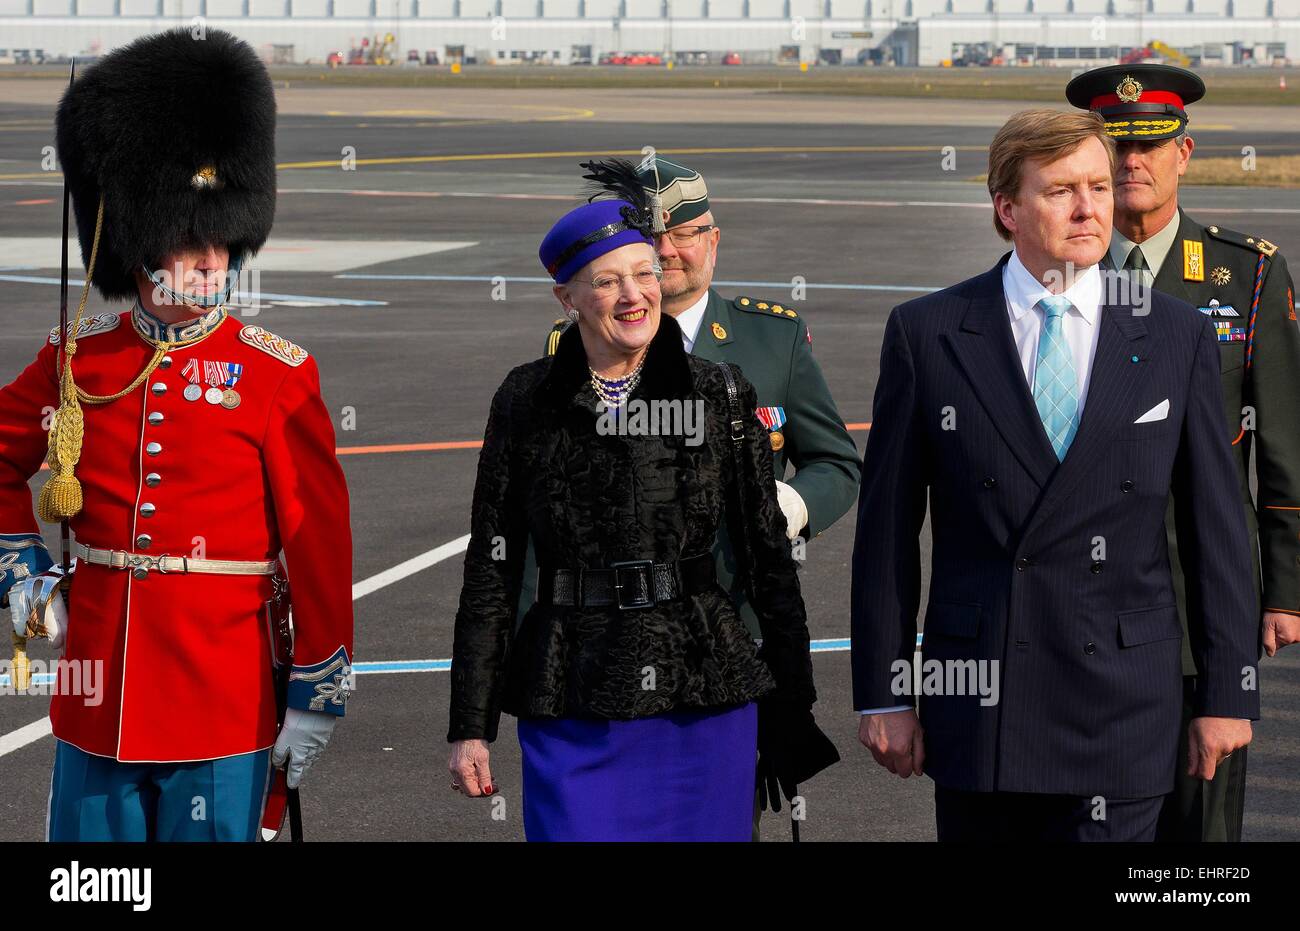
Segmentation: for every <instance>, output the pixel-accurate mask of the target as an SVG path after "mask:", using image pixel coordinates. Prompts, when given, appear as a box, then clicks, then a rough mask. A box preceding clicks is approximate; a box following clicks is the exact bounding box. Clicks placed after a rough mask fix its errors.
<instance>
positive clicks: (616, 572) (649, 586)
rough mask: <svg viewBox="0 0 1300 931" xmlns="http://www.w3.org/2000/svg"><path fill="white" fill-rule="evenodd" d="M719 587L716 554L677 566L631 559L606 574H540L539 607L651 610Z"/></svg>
mask: <svg viewBox="0 0 1300 931" xmlns="http://www.w3.org/2000/svg"><path fill="white" fill-rule="evenodd" d="M716 582H717V572H716V570H715V568H714V563H713V554H712V553H702V554H700V555H698V556H688V557H686V558H685V559H679V560H677V561H676V562H666V563H665V562H654V561H653V560H650V559H630V560H627V561H625V562H616V563H612V564H611V565H610V566H609V567H608V568H606V569H555V568H550V567H546V566H541V567H538V569H537V601H538V603H540V604H553V605H563V606H569V607H582V608H598V607H610V606H612V607H616V608H618V609H619V610H620V611H627V610H630V609H632V608H649V607H653V606H654V605H656V604H658V603H659V602H661V601H672V600H673V599H676V598H682V597H685V596H686V595H695V594H699V593H700V592H703V591H705V590H706V589H708V588H710V587H711V586H713V585H714V584H715V583H716Z"/></svg>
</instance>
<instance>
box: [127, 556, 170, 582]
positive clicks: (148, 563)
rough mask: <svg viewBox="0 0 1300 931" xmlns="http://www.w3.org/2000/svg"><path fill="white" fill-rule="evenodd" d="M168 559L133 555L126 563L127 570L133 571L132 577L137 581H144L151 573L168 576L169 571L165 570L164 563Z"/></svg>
mask: <svg viewBox="0 0 1300 931" xmlns="http://www.w3.org/2000/svg"><path fill="white" fill-rule="evenodd" d="M165 558H166V554H165V553H164V554H163V555H162V556H145V555H142V554H140V553H131V554H130V556H129V557H128V558H127V561H126V568H128V569H130V570H131V575H132V576H133V577H134V578H137V579H143V578H144V577H145V576H147V575H148V574H149V573H150V572H157V573H159V574H160V575H166V574H167V570H166V569H165V568H163V564H162V561H163V560H164V559H165Z"/></svg>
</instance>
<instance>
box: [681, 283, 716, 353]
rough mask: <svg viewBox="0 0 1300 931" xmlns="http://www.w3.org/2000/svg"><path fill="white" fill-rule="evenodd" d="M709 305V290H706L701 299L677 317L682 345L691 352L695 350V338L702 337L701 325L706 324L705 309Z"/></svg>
mask: <svg viewBox="0 0 1300 931" xmlns="http://www.w3.org/2000/svg"><path fill="white" fill-rule="evenodd" d="M708 303H709V290H708V288H705V289H704V293H703V294H701V295H700V299H699V300H698V301H696V302H695V303H694V304H692V305H691V306H690V307H687V308H686V309H685V310H683V311H682V312H681V313H680V314H678V315H677V317H676V320H677V325H678V326H679V327H681V328H682V345H683V346H684V347H685V348H686V351H687V352H690V351H691V350H692V349H694V348H695V337H697V336H699V335H700V324H701V323H703V322H704V308H705V307H706V306H708Z"/></svg>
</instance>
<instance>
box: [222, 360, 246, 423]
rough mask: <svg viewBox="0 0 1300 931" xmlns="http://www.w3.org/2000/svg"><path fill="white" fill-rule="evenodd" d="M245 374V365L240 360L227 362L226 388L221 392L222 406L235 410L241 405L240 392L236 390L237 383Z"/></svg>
mask: <svg viewBox="0 0 1300 931" xmlns="http://www.w3.org/2000/svg"><path fill="white" fill-rule="evenodd" d="M243 376H244V366H243V364H242V363H239V362H227V363H226V381H225V388H224V390H223V391H222V392H221V406H222V407H224V408H225V409H226V410H228V411H233V410H234V409H235V408H237V407H238V406H239V401H240V398H239V392H238V391H236V390H235V385H237V384H238V383H239V379H241V378H242V377H243Z"/></svg>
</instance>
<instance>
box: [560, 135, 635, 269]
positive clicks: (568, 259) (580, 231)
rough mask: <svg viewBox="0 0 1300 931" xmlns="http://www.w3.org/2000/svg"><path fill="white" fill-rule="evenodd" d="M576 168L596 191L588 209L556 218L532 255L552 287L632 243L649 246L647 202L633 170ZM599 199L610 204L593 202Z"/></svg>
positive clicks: (618, 162) (602, 164) (628, 166)
mask: <svg viewBox="0 0 1300 931" xmlns="http://www.w3.org/2000/svg"><path fill="white" fill-rule="evenodd" d="M581 167H583V168H586V169H587V170H588V173H587V174H585V175H583V177H584V178H586V179H587V180H589V181H592V182H594V183H595V184H596V185H597V187H598V190H597V191H596V193H594V194H592V196H591V199H590V200H589V201H588V203H586V204H583V205H582V206H581V207H577V208H575V209H573V210H570V211H569V212H568V213H566V214H565V215H564V216H562V217H560V219H559V220H558V221H557V222H556V224H555V225H554V226H552V227H551V229H550V232H548V233H547V234H546V238H545V239H543V240H542V244H541V246H540V247H539V248H538V250H537V255H538V258H540V259H541V260H542V265H543V266H545V268H546V273H547V274H548V275H550V276H551V277H552V278H554V279H555V282H556V284H564V283H565V282H566V281H568V280H569V279H570V278H572V277H573V275H574V273H575V272H576V271H577V270H578V269H580V268H582V267H583V266H584V265H586V264H587V263H588V262H591V261H593V260H595V259H598V258H600V257H601V256H602V255H604V254H606V253H607V252H613V251H614V250H615V249H619V248H622V247H623V246H626V245H630V244H631V243H636V242H644V243H648V244H650V245H654V234H653V232H652V230H653V224H654V220H653V216H652V212H651V209H650V196H649V193H648V192H647V191H646V189H645V185H644V184H643V183H642V182H641V180H640V179H639V178H638V176H637V173H636V167H635V166H634V165H632V163H631V162H628V161H625V160H623V159H609V160H607V161H597V162H582V163H581ZM605 194H609V195H612V198H609V199H604V200H600V199H597V198H600V197H601V196H602V195H605Z"/></svg>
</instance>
